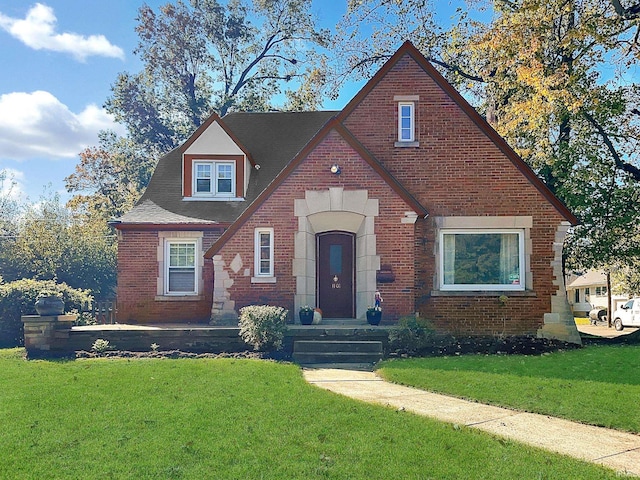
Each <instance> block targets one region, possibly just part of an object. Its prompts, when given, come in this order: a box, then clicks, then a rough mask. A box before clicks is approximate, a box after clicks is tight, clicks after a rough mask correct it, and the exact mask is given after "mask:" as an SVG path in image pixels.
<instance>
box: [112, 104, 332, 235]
mask: <svg viewBox="0 0 640 480" xmlns="http://www.w3.org/2000/svg"><path fill="white" fill-rule="evenodd" d="M336 114H337V112H335V111H326V112H285V113H282V112H269V113H230V114H228V115H226V116H225V117H224V118H222V119H220V118H218V117H217V116H212V118H211V119H209V120H207V122H205V123H206V124H207V125H204V124H203V126H201V127H200V129H198V130H197V131H196V132H195V133H194V134H193V135H192V136H191V137H190V138H189V140H187V141H186V142H185V144H184V145H182V146H181V147H179V148H176V149H174V150H173V151H171V152H169V153H168V154H167V155H165V156H164V157H162V158H161V159H160V161H159V162H158V165H157V166H156V169H155V171H154V174H153V176H152V177H151V181H150V182H149V185H148V186H147V189H146V191H145V192H144V194H143V195H142V197H141V198H140V200H139V202H138V204H137V205H136V206H135V207H134V208H133V209H132V210H131V211H130V212H128V213H127V214H125V215H123V216H122V217H121V218H120V219H119V223H120V225H122V224H127V223H131V224H149V223H154V224H158V225H162V224H172V223H174V222H175V221H176V219H177V220H184V218H191V219H193V220H194V221H195V222H203V221H204V223H216V224H220V225H228V224H230V223H233V222H234V221H235V220H236V219H237V218H238V217H239V216H240V215H241V214H242V212H243V211H244V210H245V209H246V208H247V206H249V205H250V204H251V203H252V202H253V201H254V200H255V199H256V198H257V197H258V195H260V193H261V192H262V191H263V190H264V189H265V188H267V186H268V185H269V184H270V183H271V182H272V181H273V179H274V178H275V177H276V175H278V173H279V172H280V171H281V170H282V169H283V168H284V167H285V166H286V165H287V163H288V162H289V161H290V160H291V159H292V158H293V157H294V156H295V155H296V154H297V153H298V152H299V151H300V150H301V149H302V148H303V147H304V146H305V144H306V143H307V142H308V141H309V140H310V139H311V138H312V137H313V136H314V135H315V133H316V132H318V130H320V129H321V128H322V126H323V125H324V124H325V123H326V122H327V121H328V120H329V119H331V118H333V117H334V116H335V115H336ZM214 120H215V121H218V122H219V123H220V125H221V126H223V128H224V129H225V131H226V132H227V133H229V135H230V136H231V137H232V138H233V139H234V141H236V143H237V144H238V145H239V146H241V148H242V149H243V150H244V151H245V152H247V153H248V154H250V156H251V159H252V161H253V162H254V166H255V165H259V166H260V168H259V169H255V168H254V169H252V171H251V176H250V181H249V186H248V189H247V194H246V196H245V200H244V201H230V202H220V201H184V200H183V197H182V152H183V151H184V150H185V149H186V148H188V146H189V145H190V144H191V143H193V141H194V139H195V138H197V137H198V136H199V135H200V134H201V133H202V132H203V131H204V130H206V127H207V126H208V125H210V124H211V123H212V122H213V121H214ZM151 208H152V209H153V215H152V216H150V215H149V212H150V209H151ZM116 225H117V224H116Z"/></svg>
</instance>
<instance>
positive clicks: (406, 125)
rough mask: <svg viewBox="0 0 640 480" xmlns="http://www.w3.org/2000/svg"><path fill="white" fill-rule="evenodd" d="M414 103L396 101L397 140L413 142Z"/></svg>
mask: <svg viewBox="0 0 640 480" xmlns="http://www.w3.org/2000/svg"><path fill="white" fill-rule="evenodd" d="M414 112H415V104H414V103H413V102H400V103H398V141H399V142H413V141H414V140H415V113H414Z"/></svg>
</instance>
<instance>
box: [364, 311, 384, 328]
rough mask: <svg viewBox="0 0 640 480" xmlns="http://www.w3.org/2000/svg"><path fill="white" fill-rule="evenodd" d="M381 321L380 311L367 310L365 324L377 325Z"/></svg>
mask: <svg viewBox="0 0 640 480" xmlns="http://www.w3.org/2000/svg"><path fill="white" fill-rule="evenodd" d="M380 320H382V310H367V323H368V324H369V325H379V324H380Z"/></svg>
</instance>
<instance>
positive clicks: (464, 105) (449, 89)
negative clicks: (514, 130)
mask: <svg viewBox="0 0 640 480" xmlns="http://www.w3.org/2000/svg"><path fill="white" fill-rule="evenodd" d="M405 55H409V56H410V57H411V58H412V59H413V60H415V62H416V63H417V64H418V65H420V67H421V68H422V69H423V70H424V71H425V72H426V73H427V74H428V75H429V76H430V77H431V78H432V79H433V80H434V81H435V82H436V84H437V85H438V86H439V87H440V88H441V89H442V90H443V91H444V92H445V93H446V94H447V95H449V97H450V98H451V99H452V100H453V101H454V102H455V103H456V104H457V105H458V106H459V107H460V108H461V109H462V111H464V112H465V113H466V114H467V115H468V116H469V118H470V119H471V120H472V121H473V122H474V123H475V124H476V125H477V126H478V128H479V129H480V130H481V131H482V132H483V133H484V134H485V135H486V136H487V137H488V138H489V139H490V140H491V141H492V142H493V143H494V144H495V145H496V146H497V147H498V148H499V149H500V150H501V151H502V153H504V155H506V157H507V158H509V160H511V162H512V163H513V164H514V165H515V166H516V168H517V169H518V170H520V172H521V173H522V174H523V175H524V176H525V177H526V178H527V179H528V180H529V182H531V184H533V185H534V186H535V187H536V188H537V189H538V191H539V192H540V193H541V194H542V195H543V196H544V197H545V198H546V199H547V201H549V203H551V204H552V205H553V206H554V207H555V209H556V210H557V211H558V212H559V213H560V214H561V215H562V216H563V217H564V218H565V219H566V220H567V221H568V222H570V223H571V224H572V225H576V224H578V223H579V221H578V219H577V218H576V216H575V215H574V214H573V213H571V211H570V210H569V209H568V208H567V206H566V205H565V204H564V203H562V201H561V200H560V199H559V198H558V197H556V195H555V194H554V193H553V192H552V191H551V190H550V189H549V187H548V186H547V185H546V184H545V183H544V182H543V181H542V180H541V179H540V178H539V177H538V176H537V175H536V174H535V172H534V171H533V170H532V169H531V167H529V165H527V163H526V162H525V161H524V160H523V159H522V158H521V157H520V156H519V155H518V154H517V153H516V152H515V151H514V150H513V149H512V148H511V147H510V146H509V144H508V143H507V142H506V141H505V140H504V138H502V137H501V136H500V135H499V134H498V132H496V131H495V130H494V129H493V127H492V126H491V125H489V123H488V122H487V121H486V120H485V118H484V117H482V115H480V114H479V113H478V112H477V111H476V109H475V108H473V107H472V106H471V105H470V104H469V102H467V101H466V100H465V99H464V97H463V96H462V95H461V94H460V92H458V90H456V89H455V88H454V87H453V86H452V85H451V84H450V83H449V82H448V81H447V80H446V79H445V78H444V77H443V76H442V75H441V74H440V73H439V72H438V71H437V70H436V69H435V68H434V67H433V65H431V64H430V63H429V61H428V60H427V59H426V58H425V57H424V55H422V53H420V51H419V50H418V49H417V48H416V47H415V46H414V45H413V44H412V43H411V42H410V41H408V40H407V41H406V42H404V43H403V44H402V46H401V47H400V48H399V49H398V50H397V51H396V53H394V54H393V55H392V56H391V58H390V59H389V60H388V61H387V62H386V63H385V64H384V65H383V66H382V68H381V69H380V70H378V72H377V73H376V74H375V75H374V76H373V77H372V78H371V79H370V80H369V81H368V82H367V83H366V84H365V86H364V87H363V88H362V89H361V90H360V91H359V92H358V93H357V94H356V96H355V97H353V99H351V101H350V102H349V103H348V104H347V106H346V107H344V109H343V110H342V111H341V112H340V113H339V114H338V117H337V118H338V119H339V120H340V121H341V122H344V121H345V120H346V119H347V117H348V116H349V115H350V114H351V113H352V112H353V111H354V110H355V109H356V107H357V106H358V105H359V104H360V102H362V100H364V98H365V97H366V96H367V95H368V94H369V92H371V90H373V89H374V88H375V87H376V86H377V85H378V83H379V82H380V81H381V80H382V79H383V78H384V77H385V75H386V74H387V73H388V72H389V71H390V70H391V69H392V68H393V67H394V66H395V65H396V63H398V61H399V60H400V59H401V58H402V57H404V56H405Z"/></svg>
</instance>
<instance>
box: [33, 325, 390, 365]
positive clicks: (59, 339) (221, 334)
mask: <svg viewBox="0 0 640 480" xmlns="http://www.w3.org/2000/svg"><path fill="white" fill-rule="evenodd" d="M75 319H76V316H75V315H60V316H51V317H45V316H38V315H32V316H23V317H22V322H23V323H24V331H25V347H26V350H27V354H28V356H29V357H30V358H38V357H62V356H70V355H73V353H74V352H76V351H79V350H86V351H90V350H91V347H92V346H93V344H94V342H95V341H96V340H98V339H102V340H108V341H109V345H110V347H111V348H112V349H115V350H129V351H133V352H149V351H151V350H152V348H151V345H152V344H157V345H158V350H164V351H166V350H181V351H184V352H194V353H235V352H244V351H247V350H253V348H252V347H251V346H250V345H247V344H246V343H245V342H244V341H243V340H242V338H240V335H239V332H240V329H239V328H238V327H212V326H203V325H184V326H175V327H165V326H161V327H158V326H143V325H119V324H115V325H89V326H82V327H80V326H76V327H74V326H72V325H73V321H74V320H75ZM318 339H320V340H328V339H331V340H380V341H382V342H383V344H384V345H385V346H386V344H387V341H388V328H387V327H371V326H364V325H363V326H358V327H333V326H320V325H314V326H310V327H302V326H299V325H295V326H294V325H290V326H288V329H287V333H286V334H285V338H284V342H283V352H282V353H283V354H284V355H285V356H286V355H287V354H291V352H292V351H293V343H294V341H295V340H318Z"/></svg>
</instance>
